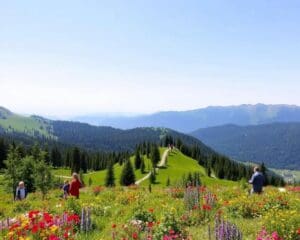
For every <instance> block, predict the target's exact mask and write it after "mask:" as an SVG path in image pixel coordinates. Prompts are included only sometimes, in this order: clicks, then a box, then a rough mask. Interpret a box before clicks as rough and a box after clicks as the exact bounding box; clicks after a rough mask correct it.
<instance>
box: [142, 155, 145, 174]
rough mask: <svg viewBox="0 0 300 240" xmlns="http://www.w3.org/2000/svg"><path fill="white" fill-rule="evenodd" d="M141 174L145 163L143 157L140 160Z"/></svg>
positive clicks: (143, 171)
mask: <svg viewBox="0 0 300 240" xmlns="http://www.w3.org/2000/svg"><path fill="white" fill-rule="evenodd" d="M141 173H142V174H144V173H145V161H144V158H143V157H142V158H141Z"/></svg>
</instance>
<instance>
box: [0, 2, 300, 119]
mask: <svg viewBox="0 0 300 240" xmlns="http://www.w3.org/2000/svg"><path fill="white" fill-rule="evenodd" d="M299 13H300V1H298V0H295V1H288V0H287V1H282V0H278V1H276V0H274V1H270V0H251V1H250V0H249V1H237V0H224V1H214V0H207V1H174V0H170V1H164V0H162V1H158V0H151V1H150V0H149V1H143V0H137V1H133V0H128V1H126V0H120V1H96V0H95V1H74V0H72V1H54V0H51V1H30V0H26V1H22V0H19V1H1V3H0V91H1V94H0V105H2V106H5V107H8V108H10V109H11V110H13V111H16V112H21V113H37V114H42V115H56V116H67V115H78V114H85V113H96V112H154V111H159V110H184V109H193V108H199V107H204V106H208V105H232V104H234V105H237V104H242V103H257V102H263V103H274V104H275V103H288V104H297V105H300V27H299V26H300V14H299Z"/></svg>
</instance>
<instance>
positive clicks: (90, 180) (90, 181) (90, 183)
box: [89, 177, 93, 187]
mask: <svg viewBox="0 0 300 240" xmlns="http://www.w3.org/2000/svg"><path fill="white" fill-rule="evenodd" d="M92 184H93V180H92V178H91V177H89V187H90V186H92Z"/></svg>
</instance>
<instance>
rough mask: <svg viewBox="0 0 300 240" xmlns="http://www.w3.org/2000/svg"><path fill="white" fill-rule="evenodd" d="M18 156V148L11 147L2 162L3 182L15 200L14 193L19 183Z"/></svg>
mask: <svg viewBox="0 0 300 240" xmlns="http://www.w3.org/2000/svg"><path fill="white" fill-rule="evenodd" d="M19 163H20V155H19V151H18V148H17V147H15V146H14V145H11V146H10V147H9V150H8V154H7V160H5V161H4V164H5V167H6V168H5V172H4V173H5V178H4V179H5V181H6V185H7V187H8V189H10V191H12V194H13V199H15V195H16V194H15V191H16V187H17V185H18V181H20V169H19V168H20V167H19V166H20V164H19Z"/></svg>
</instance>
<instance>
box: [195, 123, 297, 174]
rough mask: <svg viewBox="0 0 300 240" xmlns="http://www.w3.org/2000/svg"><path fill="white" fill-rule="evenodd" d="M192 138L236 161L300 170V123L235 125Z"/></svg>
mask: <svg viewBox="0 0 300 240" xmlns="http://www.w3.org/2000/svg"><path fill="white" fill-rule="evenodd" d="M192 135H193V136H194V137H197V138H198V139H201V140H202V141H203V142H204V143H205V144H207V145H208V146H211V147H212V148H213V149H215V150H216V151H218V152H220V153H223V154H225V155H227V156H229V157H231V158H233V159H236V160H240V161H251V162H257V163H261V162H264V163H266V165H267V166H272V167H275V168H286V169H298V170H300V123H270V124H262V125H256V126H255V125H252V126H237V125H232V124H231V125H223V126H217V127H210V128H204V129H199V130H197V131H194V132H193V133H192Z"/></svg>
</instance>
